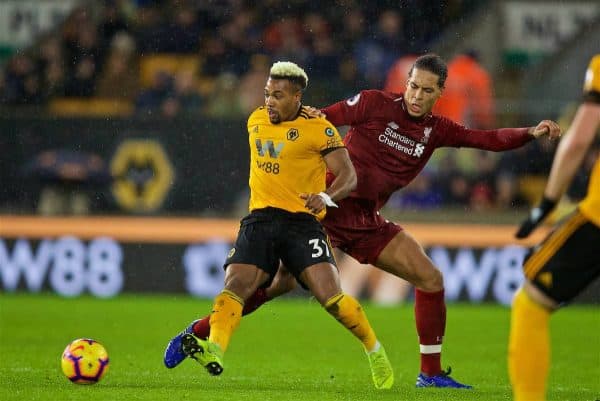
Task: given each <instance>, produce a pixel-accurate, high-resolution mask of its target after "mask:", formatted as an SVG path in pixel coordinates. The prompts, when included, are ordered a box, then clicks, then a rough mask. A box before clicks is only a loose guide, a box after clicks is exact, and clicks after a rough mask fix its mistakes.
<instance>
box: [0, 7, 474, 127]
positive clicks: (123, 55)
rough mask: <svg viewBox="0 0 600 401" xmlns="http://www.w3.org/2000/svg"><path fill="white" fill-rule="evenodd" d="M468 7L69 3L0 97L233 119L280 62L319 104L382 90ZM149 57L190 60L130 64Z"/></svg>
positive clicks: (18, 64) (22, 55)
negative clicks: (146, 71) (302, 77)
mask: <svg viewBox="0 0 600 401" xmlns="http://www.w3.org/2000/svg"><path fill="white" fill-rule="evenodd" d="M474 3H476V2H475V1H473V0H469V1H467V0H453V1H452V0H451V1H447V2H444V3H443V4H442V3H441V2H428V3H427V4H424V3H423V2H421V1H418V0H406V1H402V2H395V1H394V2H392V1H367V2H364V1H357V0H336V1H332V2H330V4H328V5H327V6H325V7H324V6H323V4H322V3H318V2H313V1H308V0H287V1H281V0H266V1H260V2H250V1H244V0H212V1H199V0H187V1H185V0H104V1H103V2H102V6H100V7H99V6H96V7H95V8H91V7H81V8H77V9H75V10H74V11H73V13H72V14H71V15H70V16H69V17H68V18H67V19H66V21H65V22H64V23H63V24H62V26H61V27H60V28H59V29H57V30H55V31H53V32H51V33H49V34H47V35H46V36H45V37H43V38H41V39H40V40H39V42H38V43H36V44H35V46H33V47H32V48H31V49H29V50H28V51H23V52H19V53H17V54H16V55H14V57H12V58H11V59H10V60H9V61H8V63H7V65H6V67H5V69H4V71H3V76H2V77H1V78H2V79H1V81H2V87H1V94H2V102H3V103H4V104H43V103H45V102H47V101H48V100H49V99H52V98H53V97H57V96H66V97H84V98H86V97H101V98H114V97H116V98H120V99H126V100H130V101H132V102H134V104H135V108H136V111H138V112H149V111H150V112H157V113H162V114H165V115H167V116H172V115H176V114H178V113H194V114H196V115H197V114H205V115H209V116H219V117H221V116H224V117H230V116H233V117H236V116H242V115H245V114H246V113H248V112H249V111H250V110H252V109H253V108H254V107H256V104H260V103H261V102H262V86H263V85H264V82H263V81H264V76H265V72H266V69H267V68H268V67H269V66H270V64H271V62H272V61H276V60H283V59H286V60H291V61H295V62H297V63H298V64H300V65H302V66H304V67H305V69H306V70H307V72H308V74H309V77H310V79H311V89H310V91H309V93H308V95H309V97H311V99H314V101H315V102H317V101H319V102H318V103H319V104H322V103H324V102H328V101H333V100H337V99H339V98H340V97H342V98H343V97H345V96H349V95H351V94H352V93H353V92H354V91H356V90H357V89H360V88H366V87H377V88H379V87H382V86H383V82H384V80H385V78H386V72H387V71H388V70H389V68H390V67H391V65H392V64H393V63H394V61H395V60H397V59H398V58H399V57H401V56H403V55H405V54H407V53H411V52H417V51H420V50H421V49H424V48H426V46H427V45H428V44H429V43H431V41H433V40H434V39H435V38H436V36H437V35H438V34H439V32H441V31H443V28H444V26H446V25H447V24H449V23H450V22H451V21H453V20H455V19H456V18H458V17H459V16H462V15H464V13H465V12H466V10H468V9H470V6H471V5H472V4H474ZM159 54H167V55H179V56H188V58H187V60H190V59H192V58H194V59H195V60H194V61H195V62H194V63H186V67H190V68H179V69H175V70H172V69H171V70H170V71H169V70H168V68H165V69H162V70H161V69H160V67H159V68H157V69H155V70H153V71H152V76H149V77H147V76H141V75H142V74H143V72H142V71H141V68H142V69H143V68H144V65H141V64H144V63H146V64H147V60H148V59H150V58H151V56H152V55H159ZM180 59H181V57H180ZM332 79H336V80H338V81H341V82H340V84H338V85H330V83H331V80H332ZM232 93H237V94H239V96H232Z"/></svg>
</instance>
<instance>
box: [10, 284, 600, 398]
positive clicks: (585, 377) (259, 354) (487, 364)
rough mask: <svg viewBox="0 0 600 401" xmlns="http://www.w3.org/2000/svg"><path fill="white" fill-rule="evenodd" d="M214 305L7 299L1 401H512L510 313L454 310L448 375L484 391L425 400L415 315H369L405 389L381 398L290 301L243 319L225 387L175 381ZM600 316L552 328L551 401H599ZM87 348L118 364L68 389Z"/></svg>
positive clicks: (407, 311) (594, 312)
mask: <svg viewBox="0 0 600 401" xmlns="http://www.w3.org/2000/svg"><path fill="white" fill-rule="evenodd" d="M210 306H211V305H210V302H209V301H206V300H198V299H193V298H190V297H187V296H172V295H171V296H169V295H163V296H146V295H144V296H134V295H123V296H119V297H117V298H113V299H108V300H102V299H94V298H89V297H84V298H76V299H65V298H59V297H57V296H53V295H25V294H6V293H4V294H0V399H2V400H85V401H91V400H211V401H214V400H226V401H237V400H260V401H265V400H276V401H282V400H302V401H311V400H315V401H317V400H318V401H323V400H435V401H438V400H444V401H446V400H485V401H494V400H510V399H511V398H510V388H509V386H508V378H507V373H506V342H507V332H508V324H509V314H510V311H509V309H508V308H505V307H501V306H495V305H466V304H451V305H449V306H448V325H447V332H446V339H445V343H444V356H443V360H442V363H443V365H444V366H448V365H450V366H452V368H453V372H454V373H453V375H454V376H455V377H456V378H457V379H459V380H461V381H464V382H466V383H469V384H473V385H474V386H475V390H473V391H466V390H439V389H415V388H414V383H415V378H416V374H417V371H418V360H419V355H418V345H417V340H416V333H415V328H414V327H415V326H414V317H413V310H412V304H406V305H401V306H398V307H393V308H383V307H377V306H374V305H369V304H366V305H365V309H366V310H367V314H368V315H369V318H370V320H371V322H372V324H373V326H374V327H375V330H376V331H377V332H378V335H379V338H380V340H381V341H382V343H383V344H384V345H385V346H386V350H387V352H388V355H389V357H390V358H391V360H392V363H393V365H394V367H395V374H396V384H395V385H394V387H393V389H392V390H390V391H377V390H375V389H374V388H373V386H372V384H371V378H370V372H369V368H368V362H367V359H366V357H365V356H364V354H363V351H362V349H361V347H360V345H359V343H358V342H357V341H356V340H355V339H354V338H353V337H352V336H351V335H350V334H349V333H347V332H346V331H345V330H344V329H343V328H342V327H340V326H339V325H338V323H337V322H335V321H334V320H333V319H332V318H331V317H330V316H328V315H327V313H325V312H324V311H323V310H322V309H321V308H320V306H319V305H318V303H317V302H316V301H314V300H309V299H308V298H299V299H298V298H297V299H290V298H287V299H281V300H277V301H273V302H270V303H268V304H266V305H264V306H263V307H262V308H261V309H260V310H259V311H257V312H256V313H254V314H252V315H250V316H247V317H245V318H244V319H243V320H242V323H241V325H240V327H239V329H238V330H237V332H236V333H235V335H234V337H233V340H232V343H231V345H230V347H229V350H228V352H227V354H226V359H225V371H224V373H223V374H222V375H221V376H220V377H211V376H209V375H208V374H207V373H206V372H205V371H204V369H203V368H201V367H200V366H199V365H197V363H196V362H194V361H192V360H186V361H184V363H183V364H182V365H180V366H179V367H178V368H176V369H173V370H169V369H166V368H165V367H164V366H163V364H162V354H163V350H164V347H165V345H166V343H167V341H168V340H169V339H170V338H171V337H172V336H173V335H174V334H175V333H177V332H178V331H179V330H181V329H182V328H183V327H184V326H186V325H187V324H188V322H189V321H191V320H192V319H193V318H195V317H197V316H199V315H203V314H204V313H205V312H207V311H208V310H209V309H210ZM599 312H600V310H599V308H598V307H597V306H586V307H583V306H571V307H569V308H566V309H565V310H563V311H560V312H558V313H557V314H556V315H555V316H553V317H552V320H551V325H552V345H553V354H552V360H553V364H552V368H551V375H550V379H549V383H550V392H549V394H548V400H569V401H577V400H582V401H583V400H585V401H594V400H597V399H600V379H599V377H600V340H599V337H598V333H600V313H599ZM78 337H90V338H94V339H96V340H98V341H100V342H101V343H103V344H104V345H105V347H106V348H107V350H108V353H109V356H110V359H111V362H110V370H109V372H108V373H107V375H106V376H105V377H104V379H103V380H102V381H101V382H100V383H98V384H96V385H92V386H82V385H76V384H72V383H71V382H69V381H68V380H67V379H66V378H65V377H64V376H63V375H62V373H61V371H60V355H61V353H62V351H63V349H64V347H65V346H66V344H67V343H68V342H69V341H71V340H73V339H75V338H78Z"/></svg>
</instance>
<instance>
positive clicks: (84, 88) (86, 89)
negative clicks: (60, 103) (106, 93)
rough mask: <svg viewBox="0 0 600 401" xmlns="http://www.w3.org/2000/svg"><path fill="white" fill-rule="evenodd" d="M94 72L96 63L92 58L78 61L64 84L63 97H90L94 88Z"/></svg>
mask: <svg viewBox="0 0 600 401" xmlns="http://www.w3.org/2000/svg"><path fill="white" fill-rule="evenodd" d="M96 72H97V70H96V62H95V60H94V58H93V57H83V58H81V59H79V60H78V61H77V63H76V64H75V68H74V70H73V71H72V73H71V74H70V75H69V76H68V77H67V81H66V82H65V96H73V97H90V96H92V95H93V94H94V90H95V87H96V79H95V78H96Z"/></svg>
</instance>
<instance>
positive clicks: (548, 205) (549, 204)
mask: <svg viewBox="0 0 600 401" xmlns="http://www.w3.org/2000/svg"><path fill="white" fill-rule="evenodd" d="M556 203H557V202H556V201H555V200H552V199H549V198H546V196H544V197H543V198H542V201H541V202H540V204H539V205H538V207H539V208H540V210H541V211H542V213H543V214H544V215H546V214H548V212H550V211H551V210H552V209H554V206H556Z"/></svg>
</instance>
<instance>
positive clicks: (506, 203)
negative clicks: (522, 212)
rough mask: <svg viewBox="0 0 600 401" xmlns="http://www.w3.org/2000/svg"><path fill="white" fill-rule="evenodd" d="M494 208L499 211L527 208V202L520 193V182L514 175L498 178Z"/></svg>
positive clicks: (499, 175) (498, 176)
mask: <svg viewBox="0 0 600 401" xmlns="http://www.w3.org/2000/svg"><path fill="white" fill-rule="evenodd" d="M494 206H495V207H496V209H499V210H509V209H512V208H515V207H526V206H527V200H526V199H525V198H523V196H522V195H521V194H520V193H519V182H518V180H517V178H516V177H515V176H514V175H512V174H498V175H497V176H496V182H495V199H494Z"/></svg>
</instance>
